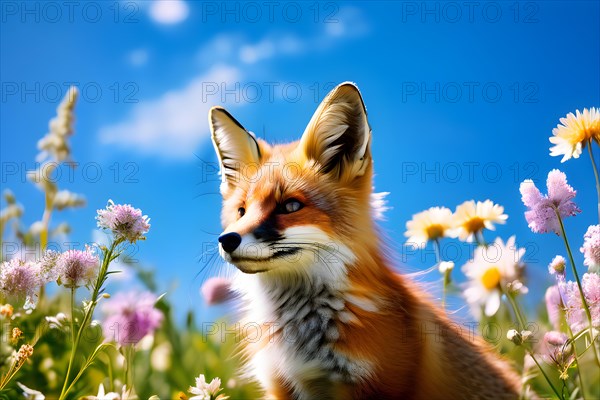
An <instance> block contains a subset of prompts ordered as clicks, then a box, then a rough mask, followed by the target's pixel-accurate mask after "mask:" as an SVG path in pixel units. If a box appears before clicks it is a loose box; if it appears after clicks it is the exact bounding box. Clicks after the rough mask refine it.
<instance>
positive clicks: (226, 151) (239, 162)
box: [208, 107, 260, 195]
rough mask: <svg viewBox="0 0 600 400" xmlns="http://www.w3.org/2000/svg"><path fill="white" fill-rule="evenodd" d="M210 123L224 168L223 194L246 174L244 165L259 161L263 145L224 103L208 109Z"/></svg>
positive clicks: (221, 164)
mask: <svg viewBox="0 0 600 400" xmlns="http://www.w3.org/2000/svg"><path fill="white" fill-rule="evenodd" d="M208 123H209V125H210V131H211V136H212V142H213V145H214V146H215V151H216V153H217V157H219V164H220V168H221V177H222V183H221V194H223V195H226V194H227V193H228V192H229V191H230V190H231V189H233V188H235V187H236V186H237V185H238V183H239V182H240V180H241V179H242V178H243V177H242V176H241V174H242V172H241V171H242V167H244V166H246V165H249V164H258V163H259V161H260V148H259V146H258V143H257V141H256V139H255V138H254V136H252V134H250V132H248V131H247V130H246V129H244V127H243V126H242V125H241V124H240V123H239V122H238V121H236V119H235V118H233V117H232V116H231V114H229V113H228V112H227V111H226V110H225V109H224V108H222V107H213V108H211V109H210V111H209V112H208Z"/></svg>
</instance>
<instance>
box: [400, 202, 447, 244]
mask: <svg viewBox="0 0 600 400" xmlns="http://www.w3.org/2000/svg"><path fill="white" fill-rule="evenodd" d="M451 228H452V211H450V210H449V209H448V208H446V207H431V208H430V209H428V210H425V211H422V212H420V213H418V214H415V215H413V217H412V219H411V220H410V221H408V222H407V223H406V232H404V236H406V237H407V238H408V240H407V241H406V245H407V246H411V247H413V248H421V249H422V248H424V247H425V246H426V245H427V242H428V241H430V240H437V239H440V238H443V237H446V236H450V229H451Z"/></svg>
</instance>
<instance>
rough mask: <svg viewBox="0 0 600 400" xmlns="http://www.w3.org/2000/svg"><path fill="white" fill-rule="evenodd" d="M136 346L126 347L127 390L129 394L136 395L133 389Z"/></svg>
mask: <svg viewBox="0 0 600 400" xmlns="http://www.w3.org/2000/svg"><path fill="white" fill-rule="evenodd" d="M134 346H135V345H133V344H129V345H127V346H126V347H125V389H126V390H127V393H129V394H134V393H135V390H134V387H133V358H134V357H135V348H134Z"/></svg>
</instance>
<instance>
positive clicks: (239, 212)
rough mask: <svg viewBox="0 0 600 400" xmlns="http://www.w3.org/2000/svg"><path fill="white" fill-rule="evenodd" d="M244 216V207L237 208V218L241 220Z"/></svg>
mask: <svg viewBox="0 0 600 400" xmlns="http://www.w3.org/2000/svg"><path fill="white" fill-rule="evenodd" d="M244 214H246V209H245V208H244V207H240V208H238V218H242V217H243V216H244Z"/></svg>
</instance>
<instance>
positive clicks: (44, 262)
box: [39, 250, 61, 283]
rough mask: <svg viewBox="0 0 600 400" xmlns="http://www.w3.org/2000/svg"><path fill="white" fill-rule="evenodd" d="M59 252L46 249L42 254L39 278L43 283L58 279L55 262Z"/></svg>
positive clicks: (58, 257) (59, 254)
mask: <svg viewBox="0 0 600 400" xmlns="http://www.w3.org/2000/svg"><path fill="white" fill-rule="evenodd" d="M60 256H61V253H59V252H58V251H54V250H48V251H46V252H45V253H44V255H43V256H42V259H41V260H40V262H39V267H40V274H41V279H42V281H43V282H44V283H47V282H52V281H55V280H57V279H58V268H57V263H58V260H59V259H60Z"/></svg>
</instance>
